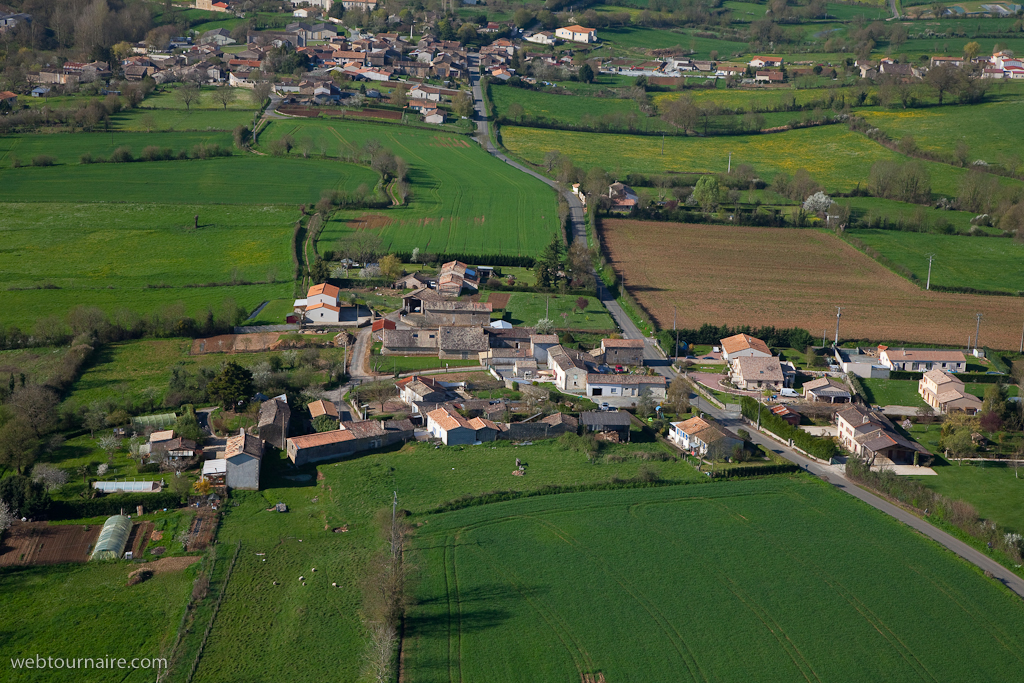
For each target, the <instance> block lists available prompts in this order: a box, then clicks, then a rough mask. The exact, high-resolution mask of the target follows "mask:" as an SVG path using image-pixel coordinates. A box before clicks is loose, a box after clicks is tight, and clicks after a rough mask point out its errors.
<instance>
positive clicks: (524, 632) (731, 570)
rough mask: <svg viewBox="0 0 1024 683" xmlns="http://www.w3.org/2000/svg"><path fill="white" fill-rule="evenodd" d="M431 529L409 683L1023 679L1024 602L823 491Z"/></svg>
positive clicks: (726, 489)
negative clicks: (589, 678) (1019, 674)
mask: <svg viewBox="0 0 1024 683" xmlns="http://www.w3.org/2000/svg"><path fill="white" fill-rule="evenodd" d="M420 521H423V522H425V525H424V526H423V527H421V528H420V530H419V532H418V533H417V535H416V536H415V537H414V543H415V545H416V547H417V549H418V552H417V553H416V554H415V555H414V556H413V558H414V561H415V562H416V564H417V566H419V567H421V583H420V586H419V589H418V591H417V597H418V600H419V601H418V604H417V605H416V606H415V608H414V610H413V611H412V613H411V614H410V616H409V617H408V618H407V620H406V624H405V633H406V639H405V641H404V645H403V656H404V662H405V677H404V678H405V680H408V681H410V682H417V683H419V682H423V681H442V680H443V681H448V680H488V681H520V680H537V681H541V680H543V681H555V680H558V681H569V680H580V679H582V678H583V677H584V676H586V675H587V674H596V673H601V674H603V677H604V679H605V680H608V681H615V680H644V681H682V680H695V681H709V680H731V681H740V680H757V681H793V680H805V679H806V680H836V681H839V680H841V681H879V680H911V679H917V678H926V679H927V678H934V677H936V676H938V678H937V679H936V680H1007V679H1008V678H1012V677H1014V676H1015V674H1013V673H1012V672H1013V671H1016V670H1017V669H1018V667H1019V664H1020V661H1019V655H1018V653H1017V652H1018V650H1019V648H1020V647H1021V645H1024V642H1022V639H1021V636H1020V635H1019V634H1020V630H1021V628H1022V627H1024V608H1022V606H1021V604H1020V601H1019V599H1018V598H1017V597H1015V596H1012V595H1011V594H1010V593H1009V592H1007V591H1005V590H1004V589H1002V588H1001V587H1000V586H998V585H997V584H996V583H995V582H992V581H989V580H987V579H985V578H983V577H982V576H981V574H980V572H979V571H978V570H976V569H974V568H973V567H970V566H968V565H967V564H965V563H963V562H962V561H961V560H959V559H958V558H956V557H955V556H953V555H952V554H950V553H948V552H946V551H945V550H942V549H940V548H938V547H937V546H936V545H934V544H933V543H932V542H931V541H928V540H926V539H924V538H922V537H920V536H917V535H916V534H914V533H913V532H911V531H910V530H908V529H907V528H906V527H904V526H903V525H902V524H900V523H899V522H896V521H894V520H892V519H890V518H888V517H885V516H884V515H882V514H881V513H879V512H877V511H875V510H872V509H870V508H868V507H867V506H865V505H863V504H862V503H860V502H858V501H855V500H853V499H852V498H849V497H846V496H844V495H843V494H841V493H839V492H837V491H835V490H834V489H832V488H831V487H829V486H825V485H822V484H820V483H818V482H816V481H809V480H806V479H782V478H772V479H766V480H760V481H745V482H735V483H726V484H721V485H714V486H700V487H697V486H687V487H670V488H661V489H647V490H625V491H606V492H591V493H581V494H568V495H562V496H555V497H544V498H535V499H532V500H521V501H514V502H510V503H498V504H494V505H487V506H482V507H476V508H470V509H466V510H461V511H457V512H452V513H447V514H442V515H434V516H429V517H425V518H422V519H421V520H420ZM823 535H827V536H828V538H829V542H828V551H827V552H823V551H822V545H821V538H822V537H823ZM897 577H899V578H897ZM923 624H928V627H927V628H923ZM838 633H841V634H842V637H841V639H840V640H841V644H840V643H838V642H837V640H836V634H838ZM641 671H642V672H643V675H642V677H637V676H636V673H637V672H641Z"/></svg>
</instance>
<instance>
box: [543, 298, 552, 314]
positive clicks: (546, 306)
mask: <svg viewBox="0 0 1024 683" xmlns="http://www.w3.org/2000/svg"><path fill="white" fill-rule="evenodd" d="M550 314H551V297H550V296H549V297H548V298H547V299H545V300H544V317H545V318H548V317H549V315H550Z"/></svg>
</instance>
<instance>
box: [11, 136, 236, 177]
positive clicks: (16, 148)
mask: <svg viewBox="0 0 1024 683" xmlns="http://www.w3.org/2000/svg"><path fill="white" fill-rule="evenodd" d="M198 144H207V145H220V146H221V147H223V148H226V149H228V150H231V148H232V146H233V144H234V143H233V142H232V138H231V134H230V133H225V132H220V131H212V132H208V133H124V132H121V131H114V132H110V133H74V134H67V135H57V134H54V135H41V134H26V135H5V136H4V137H2V138H0V167H9V166H11V165H12V164H13V163H14V159H15V158H17V159H18V160H19V161H20V162H21V163H22V164H23V165H24V166H28V165H29V164H30V163H31V162H32V159H33V158H34V157H35V156H37V155H41V154H45V155H49V156H52V157H54V158H55V159H56V160H57V163H58V164H66V165H75V166H77V165H79V163H80V159H81V157H82V155H83V154H85V153H86V152H88V153H89V154H91V155H92V156H93V158H100V157H102V158H103V159H109V158H110V155H111V154H113V153H114V150H116V149H118V148H120V147H128V148H129V149H130V150H131V152H132V155H133V156H135V157H138V156H139V155H140V154H142V150H143V149H145V148H146V147H149V146H156V147H159V148H160V149H171V150H173V151H174V153H175V154H177V153H178V152H179V151H181V150H186V151H189V152H191V150H192V148H193V147H194V146H195V145H198ZM146 163H153V162H146ZM15 170H20V169H15ZM26 170H27V169H26Z"/></svg>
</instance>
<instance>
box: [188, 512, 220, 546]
mask: <svg viewBox="0 0 1024 683" xmlns="http://www.w3.org/2000/svg"><path fill="white" fill-rule="evenodd" d="M219 521H220V513H219V512H218V511H217V510H214V509H212V508H208V507H201V508H199V510H198V511H197V512H196V516H195V517H193V518H192V525H191V526H190V527H189V530H188V533H189V539H188V544H187V545H186V547H185V549H186V550H189V551H192V550H205V549H206V547H207V546H208V545H210V543H211V542H212V541H213V536H214V534H216V533H217V523H218V522H219Z"/></svg>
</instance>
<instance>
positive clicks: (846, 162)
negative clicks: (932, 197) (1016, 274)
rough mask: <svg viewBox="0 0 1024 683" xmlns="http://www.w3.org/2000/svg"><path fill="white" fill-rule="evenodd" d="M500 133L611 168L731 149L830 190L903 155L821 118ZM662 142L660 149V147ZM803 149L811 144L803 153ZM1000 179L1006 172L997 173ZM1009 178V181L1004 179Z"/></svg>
mask: <svg viewBox="0 0 1024 683" xmlns="http://www.w3.org/2000/svg"><path fill="white" fill-rule="evenodd" d="M501 135H502V141H503V142H504V145H505V147H507V148H508V149H509V151H511V152H512V153H513V154H517V155H518V156H520V157H522V158H523V159H525V160H527V161H529V162H530V163H532V164H537V165H539V164H541V163H542V162H543V161H544V155H545V154H547V153H548V152H549V151H551V150H559V151H561V152H562V153H563V154H565V155H566V156H568V157H570V158H572V159H573V161H574V162H576V163H577V164H580V165H582V166H584V167H590V166H601V167H602V168H604V169H606V170H608V171H609V172H611V173H612V174H613V175H616V174H621V175H625V174H626V173H629V172H640V173H663V172H677V173H687V172H704V173H724V172H725V171H726V168H727V167H728V161H729V153H730V152H731V153H732V163H733V165H736V164H752V165H753V166H754V168H755V169H756V170H757V171H758V172H759V173H761V174H762V175H761V177H762V178H764V177H766V176H767V177H769V178H771V177H774V176H775V174H776V173H778V172H780V171H784V172H786V173H789V174H793V173H795V172H796V171H797V170H798V169H801V168H804V169H807V170H808V171H809V172H810V173H811V175H812V177H814V178H815V180H817V181H818V182H820V183H821V184H822V185H824V186H825V188H826V190H828V191H848V190H851V189H853V188H854V187H856V185H857V184H858V183H860V184H864V183H866V182H867V180H868V171H869V170H870V168H871V164H872V163H874V162H875V161H879V160H894V161H901V160H903V159H904V158H905V157H903V156H902V155H900V154H897V153H896V152H893V151H891V150H889V149H887V148H885V147H882V146H881V145H878V144H876V143H874V142H872V141H870V140H868V139H867V138H866V137H864V136H862V135H858V134H856V133H852V132H850V131H849V130H848V129H847V128H845V127H842V126H820V127H816V128H804V129H800V130H792V131H786V132H784V133H774V134H770V135H735V136H728V137H713V138H698V137H687V138H679V137H673V138H666V139H665V140H664V143H663V141H662V139H661V138H660V137H637V136H630V135H614V134H602V133H579V132H575V131H562V130H544V129H539V128H523V127H519V126H505V127H503V128H502V129H501ZM662 144H664V147H665V152H664V154H662V152H661V147H662ZM808 150H813V153H812V154H808ZM923 163H925V165H926V166H927V167H928V170H929V171H930V172H931V176H932V189H933V191H935V192H939V193H945V194H949V195H954V194H956V188H957V182H958V181H959V178H960V176H961V175H962V174H963V173H964V172H965V171H964V170H963V169H959V168H953V167H951V166H946V165H944V164H938V163H931V162H923ZM1002 180H1006V179H1002ZM1006 182H1007V183H1012V182H1014V181H1008V180H1007V181H1006Z"/></svg>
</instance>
